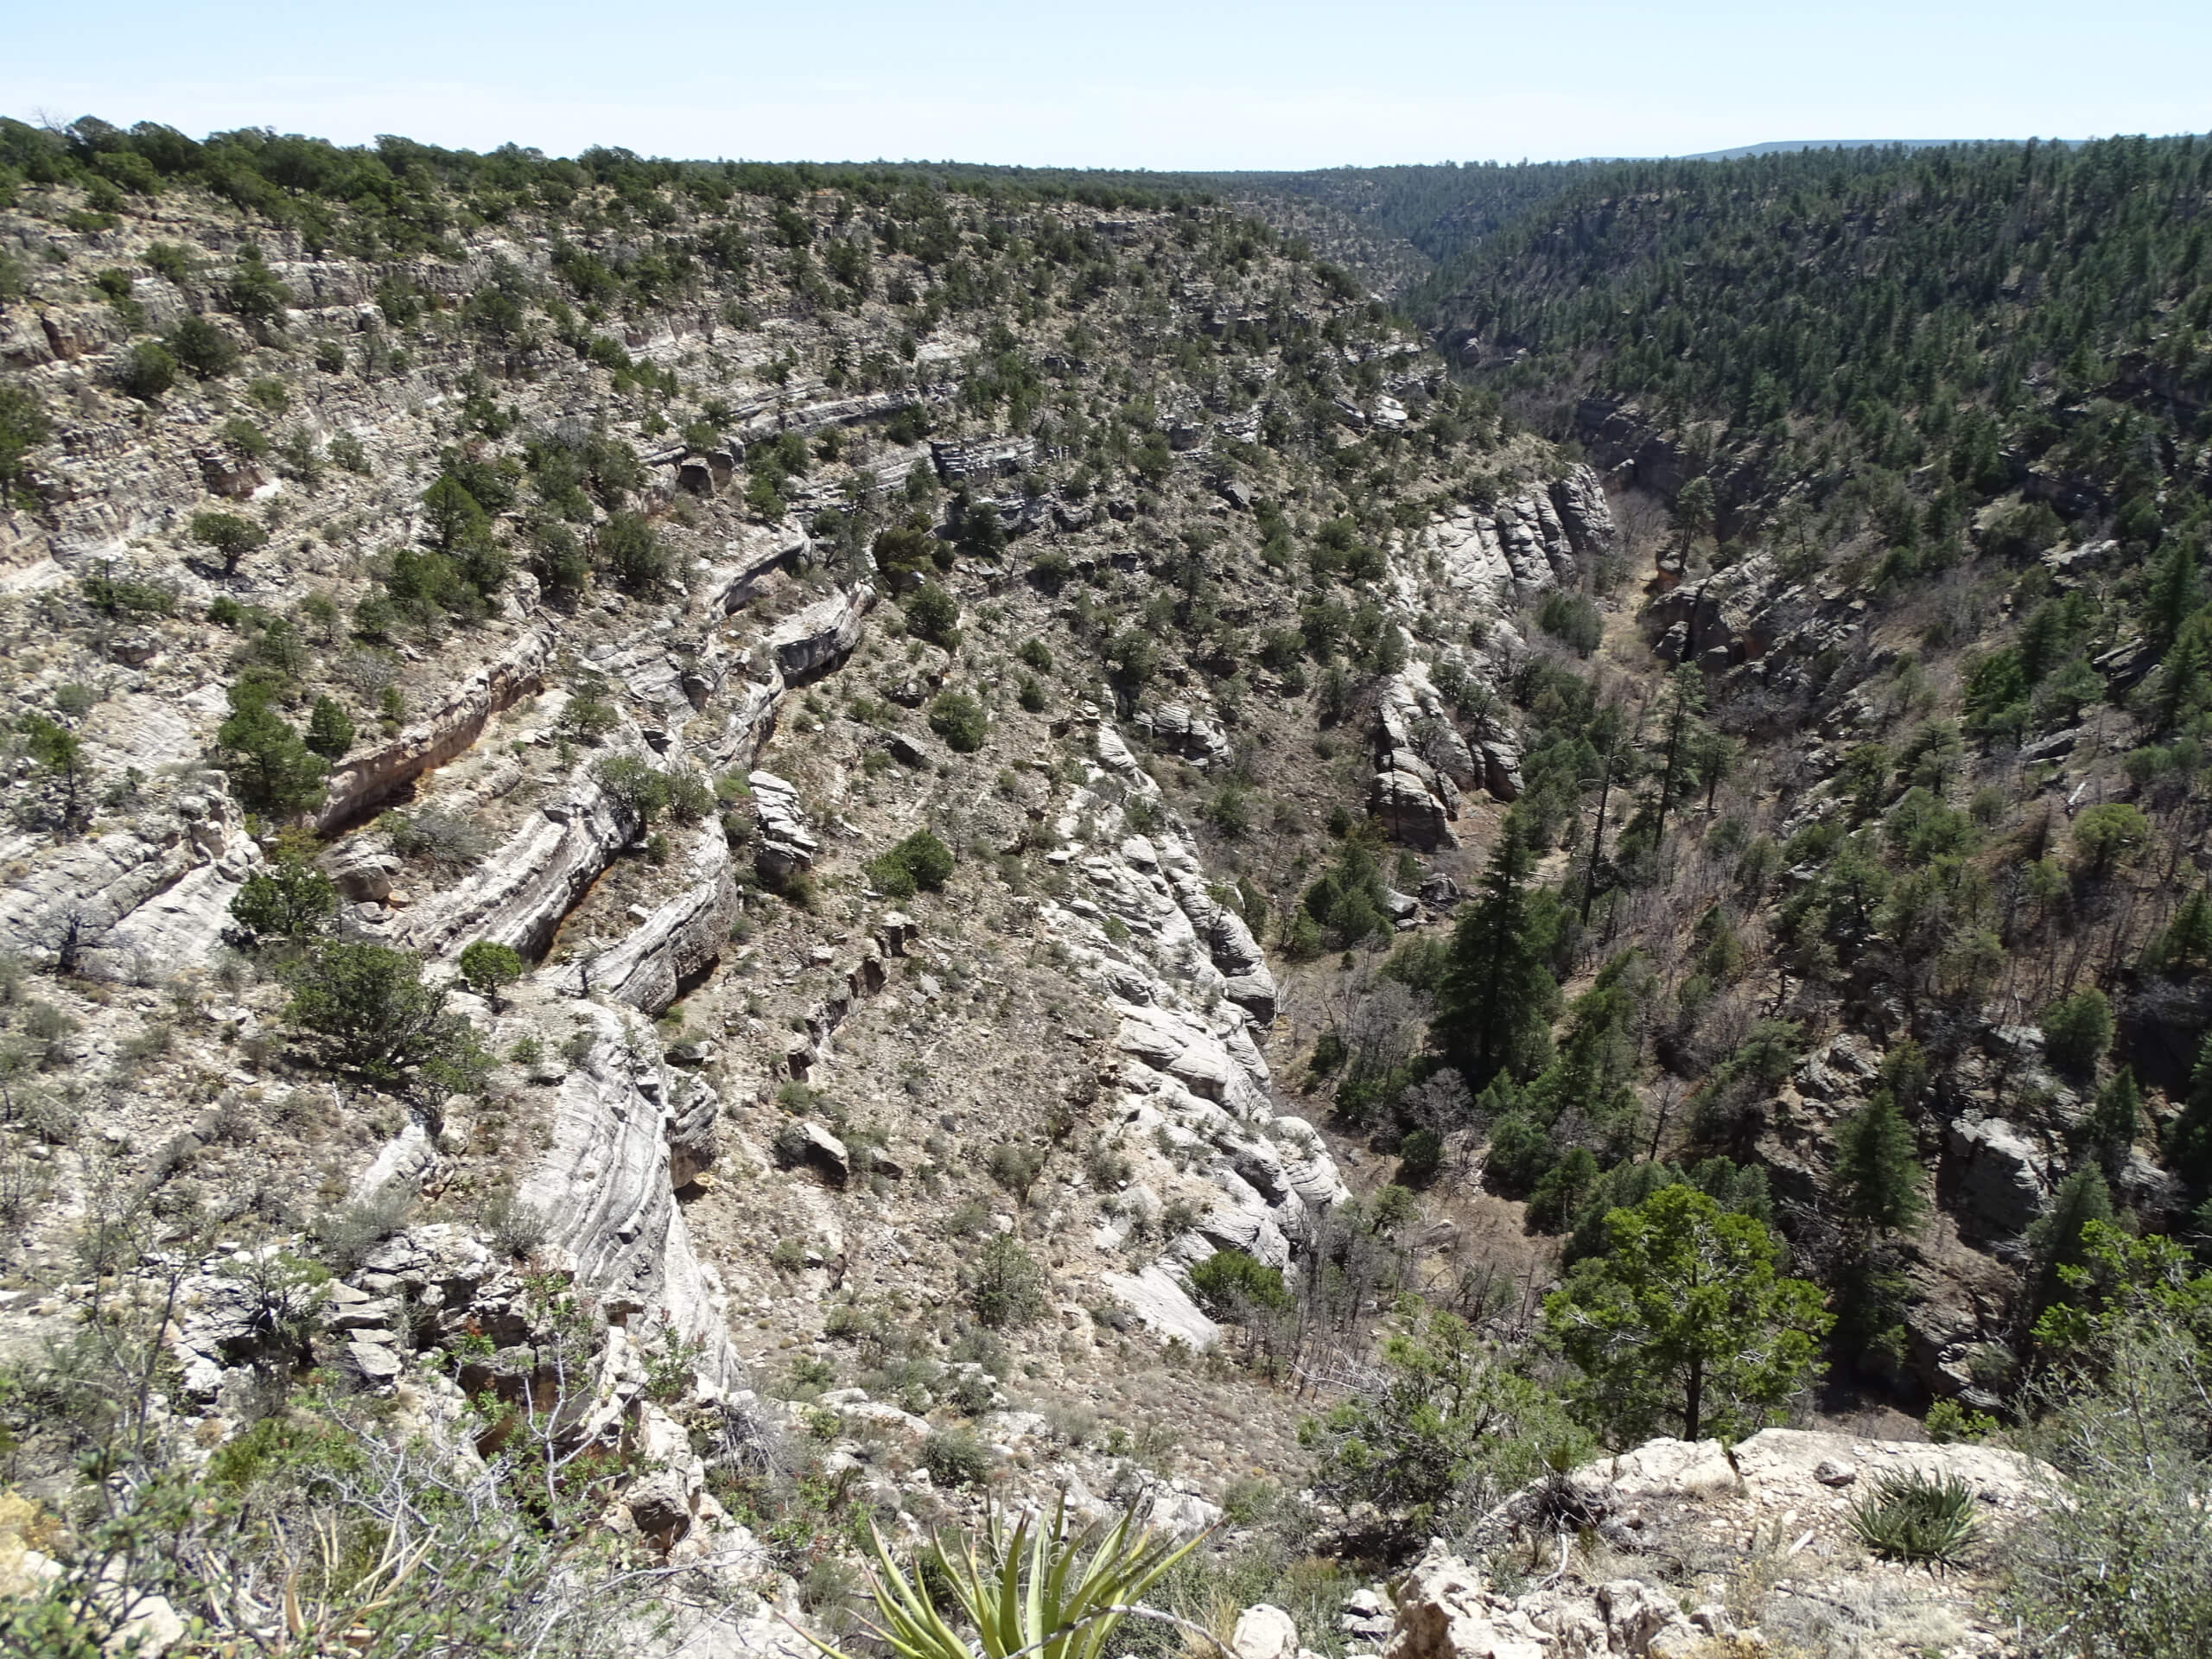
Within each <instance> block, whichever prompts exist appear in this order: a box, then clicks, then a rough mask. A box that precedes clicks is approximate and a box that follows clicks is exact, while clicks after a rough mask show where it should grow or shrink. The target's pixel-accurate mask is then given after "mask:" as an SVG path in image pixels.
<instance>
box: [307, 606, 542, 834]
mask: <svg viewBox="0 0 2212 1659" xmlns="http://www.w3.org/2000/svg"><path fill="white" fill-rule="evenodd" d="M552 656H553V633H552V630H551V629H550V628H546V627H533V628H531V629H528V630H526V631H525V632H523V633H522V634H520V635H519V636H518V637H517V638H516V639H514V640H512V642H511V643H510V644H508V645H506V646H505V648H504V649H502V650H501V651H500V652H499V654H498V655H497V656H495V657H493V658H492V659H491V660H490V661H489V662H487V663H486V664H484V665H483V666H482V667H481V668H479V669H478V670H477V671H475V672H474V673H473V674H471V675H469V676H468V677H467V678H466V679H463V680H462V681H461V682H460V683H458V684H456V685H455V686H454V687H453V688H452V690H450V691H449V692H448V694H447V695H446V696H445V697H444V698H443V699H442V700H441V701H440V702H438V704H437V705H436V706H435V708H432V709H425V710H424V711H423V713H422V714H421V715H419V716H418V717H417V718H416V720H415V721H412V722H411V723H410V724H409V725H408V727H407V728H406V729H405V730H404V731H402V732H401V733H400V734H399V735H398V736H397V737H395V738H393V739H392V740H391V741H390V742H388V743H385V744H384V745H382V746H381V747H378V748H375V749H372V750H370V751H368V752H367V753H362V754H355V755H349V756H348V757H347V758H346V760H343V761H342V762H340V764H339V765H337V766H334V767H332V768H331V772H330V780H329V791H330V792H329V794H328V796H327V798H325V799H324V801H323V804H322V805H321V808H320V809H319V810H317V811H316V813H315V828H316V829H320V830H321V831H323V832H324V833H326V834H327V833H329V832H330V831H332V830H334V829H342V828H343V827H344V826H346V824H349V823H355V822H357V821H359V819H361V818H363V817H366V816H367V815H368V814H369V813H370V812H371V811H372V810H374V809H375V808H376V807H377V805H378V804H380V803H381V802H383V801H385V800H386V799H388V798H391V796H392V795H393V794H395V793H396V792H397V791H399V790H401V789H403V788H404V787H405V786H406V785H409V784H410V783H412V782H413V781H414V780H415V779H416V778H419V777H420V776H422V774H423V773H424V772H428V771H429V770H430V768H431V767H433V766H442V765H444V764H445V763H446V762H447V761H448V760H452V759H453V758H454V756H455V755H457V754H459V753H461V752H462V751H463V750H464V749H466V748H467V747H469V745H471V744H472V743H474V742H475V741H476V740H477V739H478V738H479V737H480V736H481V735H482V734H483V731H484V727H485V723H486V721H489V720H490V719H491V718H492V717H493V715H497V714H499V712H500V711H501V710H502V709H506V708H507V707H508V706H509V705H510V704H512V703H513V702H515V701H516V700H517V699H518V698H521V697H524V696H529V695H530V694H531V692H533V691H536V690H538V689H539V688H540V687H541V686H543V684H544V681H545V668H546V664H548V663H549V662H550V661H551V660H552Z"/></svg>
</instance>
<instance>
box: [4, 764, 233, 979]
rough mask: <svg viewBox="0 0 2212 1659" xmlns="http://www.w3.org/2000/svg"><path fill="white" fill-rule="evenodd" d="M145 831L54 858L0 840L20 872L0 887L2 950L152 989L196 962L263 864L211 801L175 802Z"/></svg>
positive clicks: (37, 845)
mask: <svg viewBox="0 0 2212 1659" xmlns="http://www.w3.org/2000/svg"><path fill="white" fill-rule="evenodd" d="M175 809H176V812H177V817H176V819H175V822H174V823H171V824H169V825H168V826H167V827H166V828H165V829H162V830H161V831H156V832H155V833H153V834H143V835H142V834H134V833H130V832H128V831H113V832H110V833H108V834H105V835H102V836H99V837H97V838H93V837H86V839H84V840H81V841H77V842H71V843H70V844H69V845H67V846H66V847H63V848H61V849H59V850H58V851H57V850H55V849H52V847H51V845H50V843H49V842H48V840H47V838H46V837H44V836H29V835H16V836H9V837H7V838H5V839H4V840H0V861H4V862H5V863H7V864H8V865H9V866H10V868H17V869H20V870H21V871H22V874H18V875H16V876H15V877H14V878H13V879H12V880H10V883H9V885H8V886H7V887H5V888H4V889H0V948H4V949H6V950H9V951H10V952H12V953H13V954H15V955H16V956H18V957H22V959H23V960H25V961H26V962H29V963H36V964H37V965H39V966H40V967H42V968H66V969H68V970H70V971H73V972H76V973H80V974H84V975H86V976H88V977H91V978H94V979H107V980H129V981H133V982H141V983H151V982H154V981H156V980H159V979H162V978H164V977H166V976H168V975H171V974H174V973H178V972H181V971H183V970H186V969H193V968H198V967H202V966H204V965H205V964H206V963H207V957H208V953H209V952H210V951H211V950H213V949H214V947H215V945H216V944H217V943H218V942H219V940H220V939H221V938H222V934H223V930H224V929H225V928H226V927H227V926H229V925H230V922H231V913H230V912H231V900H232V899H233V898H235V897H236V896H237V894H238V888H239V887H240V886H241V885H242V884H243V883H244V882H245V879H246V877H247V876H248V875H250V874H251V873H252V872H253V870H254V868H255V867H256V866H257V864H258V863H259V861H260V857H261V851H260V849H259V848H257V846H255V844H254V843H253V842H252V841H251V839H249V838H248V837H247V836H246V835H245V832H244V829H243V826H242V824H241V822H240V819H239V817H238V811H237V809H236V808H235V807H234V806H233V805H232V803H231V802H230V800H229V798H227V797H225V796H221V795H212V796H196V795H194V796H185V797H182V798H179V799H178V800H177V802H176V803H175Z"/></svg>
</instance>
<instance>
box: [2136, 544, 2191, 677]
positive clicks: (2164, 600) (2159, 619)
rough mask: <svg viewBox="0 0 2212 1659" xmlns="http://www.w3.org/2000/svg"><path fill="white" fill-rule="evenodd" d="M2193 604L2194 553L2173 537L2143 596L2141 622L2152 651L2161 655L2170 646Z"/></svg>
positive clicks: (2188, 545)
mask: <svg viewBox="0 0 2212 1659" xmlns="http://www.w3.org/2000/svg"><path fill="white" fill-rule="evenodd" d="M2196 601H2197V583H2196V548H2195V547H2194V546H2192V545H2191V544H2190V540H2189V538H2188V537H2185V536H2176V537H2173V538H2172V539H2171V542H2170V543H2168V544H2167V548H2166V555H2165V556H2164V558H2162V559H2160V560H2159V561H2158V568H2157V569H2155V570H2154V571H2152V575H2151V590H2150V592H2149V593H2148V594H2145V601H2144V616H2143V621H2144V626H2145V629H2146V631H2147V632H2148V634H2149V638H2150V641H2151V644H2152V647H2153V648H2154V649H2155V650H2157V651H2158V652H2161V653H2163V652H2165V651H2166V650H2167V649H2168V648H2169V647H2170V646H2171V645H2172V644H2173V643H2174V641H2175V639H2177V638H2178V637H2179V636H2180V633H2181V629H2182V624H2183V623H2184V622H2186V621H2188V620H2189V615H2190V612H2191V611H2193V610H2195V609H2196Z"/></svg>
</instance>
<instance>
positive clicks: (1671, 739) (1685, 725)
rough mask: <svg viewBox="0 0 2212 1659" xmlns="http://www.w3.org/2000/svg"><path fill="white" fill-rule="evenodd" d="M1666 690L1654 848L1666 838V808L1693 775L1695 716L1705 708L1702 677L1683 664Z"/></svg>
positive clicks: (1697, 736) (1696, 740) (1697, 737)
mask: <svg viewBox="0 0 2212 1659" xmlns="http://www.w3.org/2000/svg"><path fill="white" fill-rule="evenodd" d="M1667 690H1668V695H1669V705H1668V709H1667V758H1666V760H1665V762H1664V763H1663V764H1662V766H1661V767H1660V770H1659V800H1658V810H1657V812H1656V821H1655V823H1653V825H1652V830H1651V844H1652V845H1653V846H1654V847H1655V848H1656V847H1657V846H1658V845H1659V844H1660V843H1661V842H1662V841H1663V840H1664V839H1665V838H1666V834H1667V810H1668V809H1669V807H1671V806H1673V805H1674V804H1675V802H1676V801H1677V800H1679V799H1680V798H1681V794H1682V791H1684V790H1685V789H1686V787H1687V786H1688V785H1689V783H1690V781H1691V780H1692V779H1693V778H1694V776H1695V775H1696V764H1695V760H1694V756H1695V755H1696V753H1698V751H1699V748H1700V733H1701V732H1702V730H1703V725H1702V723H1701V722H1700V721H1699V719H1698V715H1700V714H1701V713H1702V712H1704V709H1705V676H1704V675H1703V674H1702V673H1701V672H1700V671H1698V670H1697V669H1694V668H1693V667H1691V666H1690V665H1689V664H1687V663H1685V664H1682V665H1681V667H1679V668H1677V669H1676V670H1675V671H1674V673H1672V674H1671V675H1669V677H1668V684H1667Z"/></svg>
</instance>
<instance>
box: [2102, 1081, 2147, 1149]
mask: <svg viewBox="0 0 2212 1659" xmlns="http://www.w3.org/2000/svg"><path fill="white" fill-rule="evenodd" d="M2142 1128H2143V1090H2142V1087H2141V1085H2139V1084H2138V1083H2137V1082H2136V1081H2135V1071H2134V1068H2133V1067H2132V1066H2125V1065H2123V1066H2122V1067H2120V1071H2119V1073H2118V1075H2116V1076H2115V1077H2113V1080H2112V1081H2111V1082H2110V1083H2108V1084H2105V1086H2104V1087H2103V1088H2102V1089H2101V1090H2098V1091H2097V1104H2096V1109H2095V1110H2094V1111H2093V1112H2091V1113H2090V1115H2089V1137H2090V1139H2091V1140H2092V1141H2094V1142H2095V1143H2096V1147H2097V1149H2098V1151H2099V1152H2101V1154H2103V1155H2104V1156H2105V1157H2106V1158H2107V1159H2113V1158H2118V1157H2121V1156H2123V1155H2125V1154H2126V1152H2127V1149H2128V1148H2129V1147H2133V1145H2134V1144H2135V1137H2136V1135H2139V1133H2141V1131H2142Z"/></svg>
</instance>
